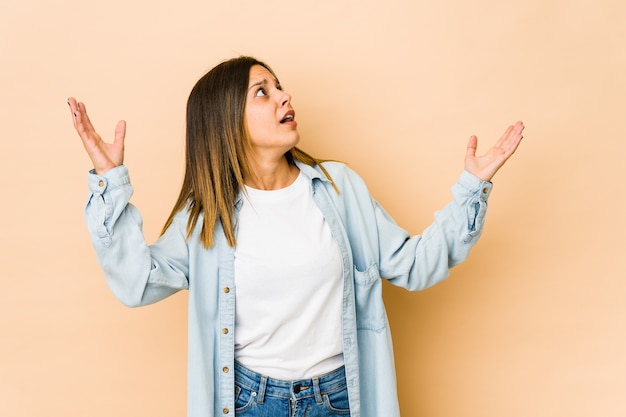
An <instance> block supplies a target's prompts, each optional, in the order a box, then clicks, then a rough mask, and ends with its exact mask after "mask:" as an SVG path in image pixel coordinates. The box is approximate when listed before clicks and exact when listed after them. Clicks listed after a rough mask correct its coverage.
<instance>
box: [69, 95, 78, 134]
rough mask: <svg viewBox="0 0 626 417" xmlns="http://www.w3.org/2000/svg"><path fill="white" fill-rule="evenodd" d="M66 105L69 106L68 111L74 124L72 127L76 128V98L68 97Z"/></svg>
mask: <svg viewBox="0 0 626 417" xmlns="http://www.w3.org/2000/svg"><path fill="white" fill-rule="evenodd" d="M67 105H68V106H69V107H70V113H71V114H72V123H73V124H74V128H76V105H77V102H76V99H75V98H74V97H70V98H68V99H67Z"/></svg>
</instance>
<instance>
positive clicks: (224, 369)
mask: <svg viewBox="0 0 626 417" xmlns="http://www.w3.org/2000/svg"><path fill="white" fill-rule="evenodd" d="M222 371H224V373H225V374H227V373H228V371H230V369H228V366H225V367H223V368H222Z"/></svg>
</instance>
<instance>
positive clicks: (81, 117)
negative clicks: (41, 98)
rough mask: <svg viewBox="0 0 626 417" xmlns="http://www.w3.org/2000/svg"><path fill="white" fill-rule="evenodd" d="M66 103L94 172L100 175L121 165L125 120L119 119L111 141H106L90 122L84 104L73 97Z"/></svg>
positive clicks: (122, 160)
mask: <svg viewBox="0 0 626 417" xmlns="http://www.w3.org/2000/svg"><path fill="white" fill-rule="evenodd" d="M67 103H68V104H69V106H70V110H71V112H72V121H73V122H74V128H75V129H76V132H78V136H80V138H81V140H82V141H83V146H84V147H85V150H86V151H87V155H89V158H91V162H92V163H93V167H94V169H95V170H96V173H97V174H98V175H102V174H104V173H105V172H107V171H108V170H110V169H111V168H115V167H116V166H118V165H121V164H122V163H123V162H124V136H125V135H126V122H125V121H123V120H120V121H119V122H118V123H117V126H116V127H115V136H114V138H113V143H106V142H105V141H103V140H102V138H101V137H100V135H98V133H97V132H96V130H95V129H94V127H93V125H92V124H91V121H90V120H89V116H87V109H86V107H85V104H84V103H79V102H77V101H76V99H75V98H74V97H70V98H69V99H68V100H67Z"/></svg>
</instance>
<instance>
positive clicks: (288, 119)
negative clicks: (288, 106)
mask: <svg viewBox="0 0 626 417" xmlns="http://www.w3.org/2000/svg"><path fill="white" fill-rule="evenodd" d="M291 120H293V115H291V114H288V115H287V116H285V118H284V119H283V120H282V121H283V122H289V121H291Z"/></svg>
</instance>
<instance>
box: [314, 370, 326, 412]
mask: <svg viewBox="0 0 626 417" xmlns="http://www.w3.org/2000/svg"><path fill="white" fill-rule="evenodd" d="M313 392H314V393H315V402H316V403H317V404H318V405H319V404H322V403H323V402H324V400H323V399H322V392H321V390H320V380H319V378H317V377H315V378H313Z"/></svg>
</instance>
